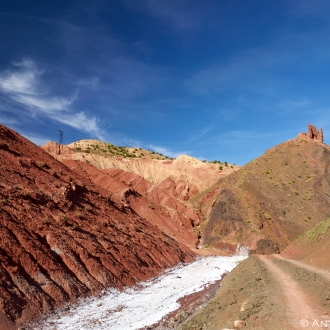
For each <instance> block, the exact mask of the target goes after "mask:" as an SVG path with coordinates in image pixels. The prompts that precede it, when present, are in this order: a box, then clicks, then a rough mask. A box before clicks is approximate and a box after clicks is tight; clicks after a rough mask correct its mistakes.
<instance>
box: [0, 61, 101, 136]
mask: <svg viewBox="0 0 330 330" xmlns="http://www.w3.org/2000/svg"><path fill="white" fill-rule="evenodd" d="M13 65H14V66H15V67H16V70H12V71H6V72H2V73H0V91H1V92H2V94H3V95H5V96H7V97H8V98H9V99H11V100H12V101H13V102H14V103H16V104H17V105H18V104H19V105H21V106H23V108H24V110H26V111H25V112H27V113H29V114H30V115H31V116H33V117H35V116H38V115H43V116H46V117H47V118H48V119H51V120H55V121H57V122H61V123H63V124H66V125H68V126H71V127H73V128H75V129H78V130H82V131H85V132H88V133H91V134H93V135H96V136H97V137H98V138H102V136H103V132H102V130H101V129H100V127H99V125H98V119H97V118H96V117H95V116H92V117H89V116H88V115H87V114H86V113H84V112H83V111H81V112H74V110H73V109H72V104H73V102H74V101H75V100H76V98H77V93H75V94H74V95H73V97H71V98H65V97H59V96H51V95H50V93H49V92H48V91H47V90H46V89H45V88H44V87H41V83H42V81H41V76H42V74H43V71H39V70H38V69H37V67H36V65H35V63H34V62H33V61H31V60H23V61H22V62H18V63H13ZM44 85H45V84H44V83H43V86H44Z"/></svg>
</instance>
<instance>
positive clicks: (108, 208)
mask: <svg viewBox="0 0 330 330" xmlns="http://www.w3.org/2000/svg"><path fill="white" fill-rule="evenodd" d="M55 149H56V148H55ZM0 173H1V176H0V237H1V240H0V330H11V329H17V327H18V326H19V325H20V323H21V322H22V321H26V320H30V319H33V318H35V317H39V316H40V315H41V314H42V313H44V312H46V311H48V310H50V309H53V308H55V307H57V306H60V305H61V304H63V303H65V302H68V301H75V300H76V299H77V298H79V297H81V296H87V295H92V294H96V293H99V292H101V291H102V290H103V289H104V288H106V287H118V288H122V287H124V286H127V285H132V284H134V283H136V282H139V281H144V280H146V279H148V278H150V277H152V276H155V275H157V274H159V273H161V272H162V271H163V270H164V269H165V268H167V267H173V266H174V265H176V264H177V263H180V262H189V261H192V260H193V259H194V256H195V254H194V253H193V252H192V251H191V250H190V249H188V248H187V247H186V246H184V245H183V244H180V243H178V242H177V241H176V240H175V239H173V238H172V237H170V236H169V235H166V233H165V232H164V231H162V230H161V229H160V228H157V226H155V225H153V224H151V223H150V222H149V221H147V220H146V219H145V218H142V217H141V216H140V215H139V214H137V212H135V211H134V209H133V208H132V207H131V206H130V205H129V204H128V203H127V202H125V201H121V200H118V201H116V200H113V199H112V198H111V196H109V192H108V191H107V190H106V189H103V188H102V187H99V186H97V185H95V184H93V183H92V182H91V181H90V180H89V179H88V178H86V177H84V176H83V175H79V174H78V173H77V172H75V171H74V170H72V169H70V168H68V167H67V166H65V165H64V164H62V163H61V162H59V161H57V160H56V159H55V158H53V157H51V156H50V155H49V154H48V153H46V152H45V151H44V150H42V149H41V148H39V147H37V146H36V145H34V144H33V143H31V142H30V141H28V140H27V139H25V138H23V137H22V136H20V135H19V134H17V133H16V132H14V131H12V130H10V129H8V128H6V127H4V126H2V125H0Z"/></svg>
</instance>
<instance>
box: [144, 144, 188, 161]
mask: <svg viewBox="0 0 330 330" xmlns="http://www.w3.org/2000/svg"><path fill="white" fill-rule="evenodd" d="M147 147H148V148H150V149H151V150H153V151H156V152H159V153H161V154H163V155H165V156H169V157H172V158H177V157H179V156H180V155H185V154H189V151H178V152H177V151H171V150H169V149H167V148H165V147H160V146H156V145H154V144H149V145H148V146H147Z"/></svg>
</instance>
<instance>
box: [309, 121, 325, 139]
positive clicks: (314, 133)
mask: <svg viewBox="0 0 330 330" xmlns="http://www.w3.org/2000/svg"><path fill="white" fill-rule="evenodd" d="M308 137H310V138H311V139H315V140H316V141H319V142H323V131H322V127H321V128H320V131H318V130H317V128H316V127H315V126H313V125H310V124H308Z"/></svg>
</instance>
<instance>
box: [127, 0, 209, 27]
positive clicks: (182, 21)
mask: <svg viewBox="0 0 330 330" xmlns="http://www.w3.org/2000/svg"><path fill="white" fill-rule="evenodd" d="M125 3H126V5H128V6H129V7H131V8H134V9H136V10H139V11H142V12H144V13H145V14H147V15H149V16H151V17H154V18H156V19H158V20H159V21H160V22H161V23H162V24H164V25H165V26H167V27H169V28H171V29H172V30H175V31H187V30H196V29H199V28H200V27H201V26H202V24H201V23H202V18H203V15H202V12H203V11H205V9H206V8H207V7H208V6H206V5H205V4H204V3H203V5H202V6H200V5H196V4H194V3H192V2H191V1H188V0H176V1H173V0H159V1H153V0H125Z"/></svg>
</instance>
